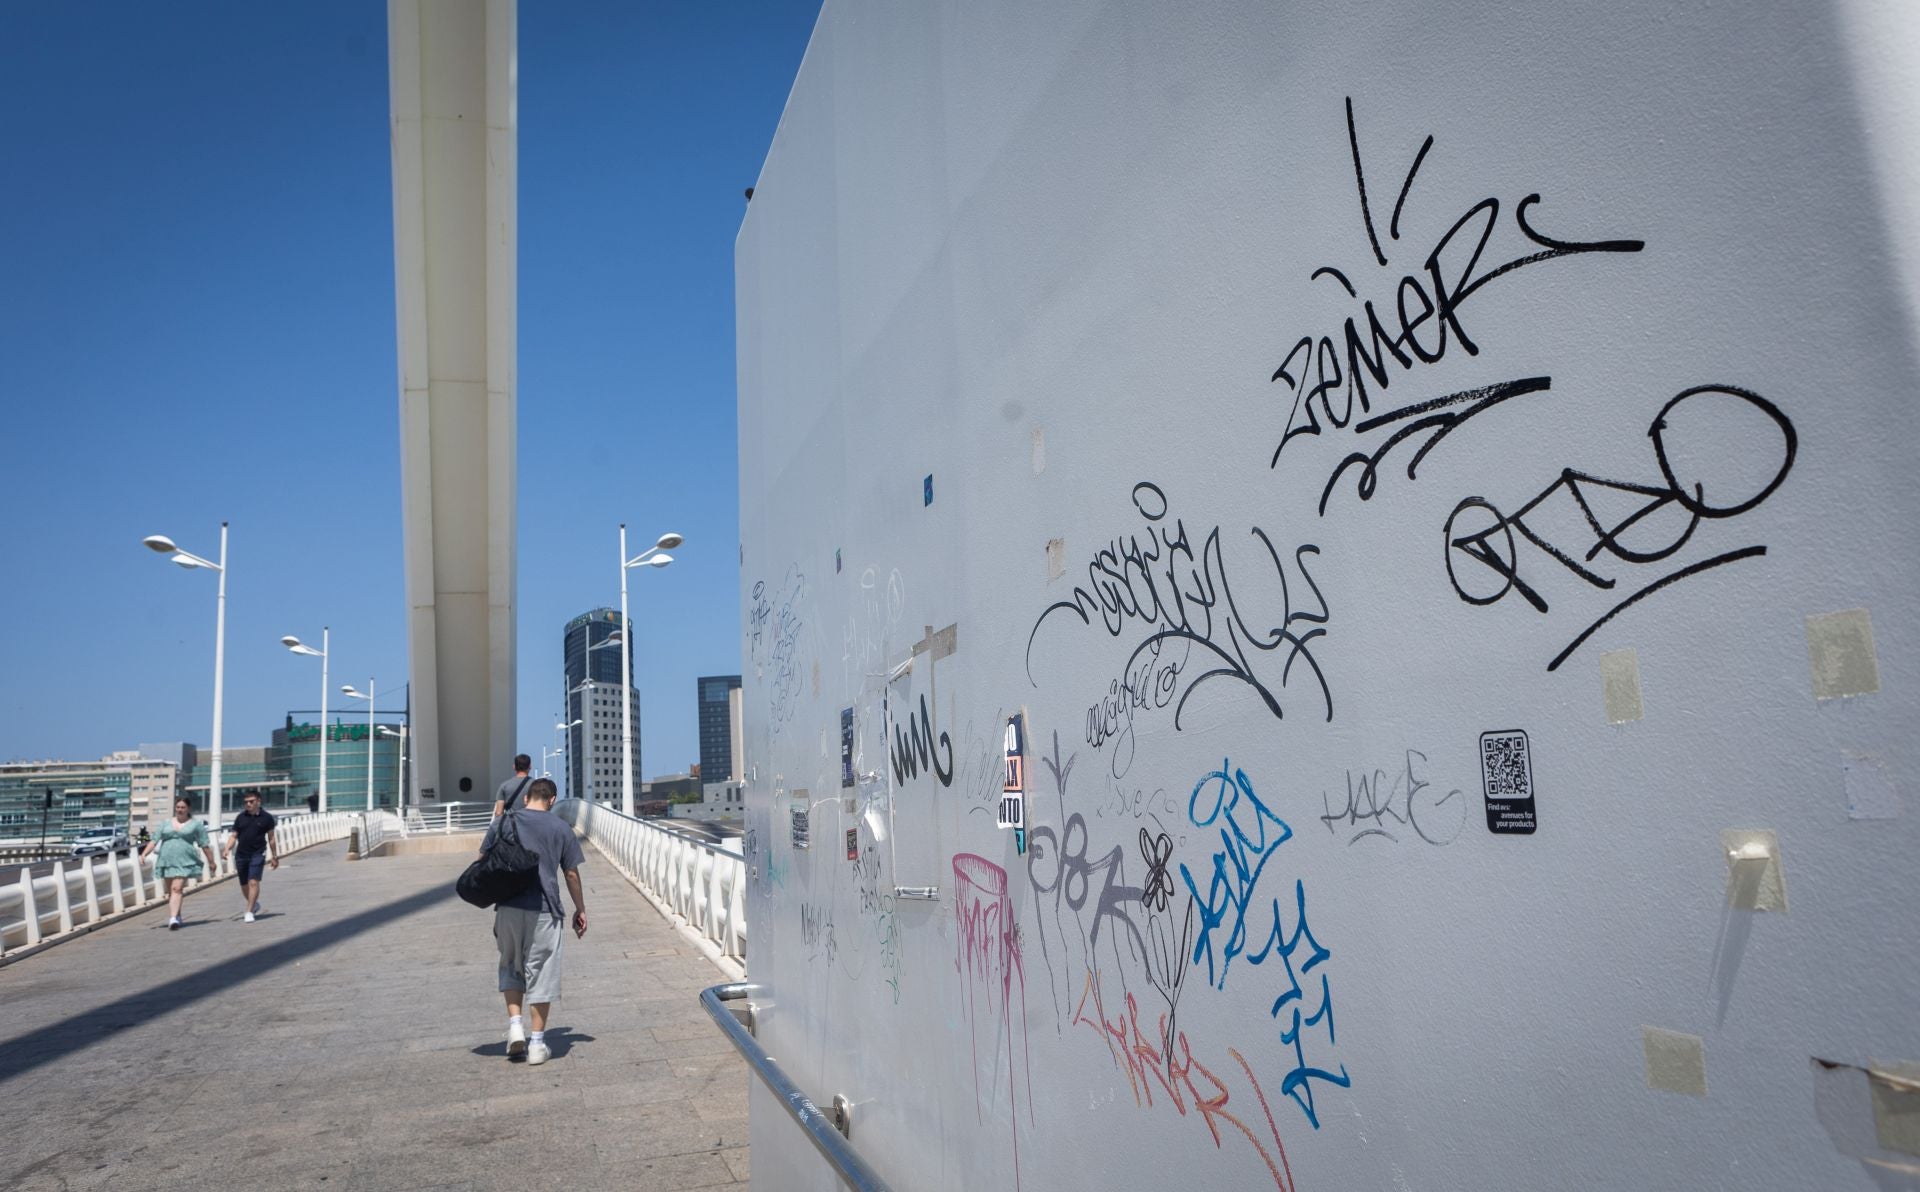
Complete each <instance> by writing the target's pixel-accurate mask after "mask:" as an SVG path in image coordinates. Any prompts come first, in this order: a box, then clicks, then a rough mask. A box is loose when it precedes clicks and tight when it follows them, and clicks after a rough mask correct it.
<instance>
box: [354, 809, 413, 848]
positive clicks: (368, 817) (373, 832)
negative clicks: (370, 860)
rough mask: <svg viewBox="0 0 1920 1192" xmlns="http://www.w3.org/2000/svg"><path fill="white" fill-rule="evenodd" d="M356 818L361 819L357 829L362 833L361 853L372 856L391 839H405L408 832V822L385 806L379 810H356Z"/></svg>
mask: <svg viewBox="0 0 1920 1192" xmlns="http://www.w3.org/2000/svg"><path fill="white" fill-rule="evenodd" d="M353 818H354V819H356V820H358V821H359V827H358V829H357V831H358V832H359V834H360V848H359V850H358V851H359V854H360V856H362V857H371V856H372V855H373V853H374V850H376V849H378V848H379V847H380V846H381V845H383V844H385V843H387V841H389V840H400V839H403V838H404V837H405V836H406V834H407V827H406V824H404V823H403V822H401V819H400V816H399V815H398V814H396V813H394V812H391V811H387V810H385V809H384V808H383V809H381V810H379V811H360V812H355V813H354V816H353Z"/></svg>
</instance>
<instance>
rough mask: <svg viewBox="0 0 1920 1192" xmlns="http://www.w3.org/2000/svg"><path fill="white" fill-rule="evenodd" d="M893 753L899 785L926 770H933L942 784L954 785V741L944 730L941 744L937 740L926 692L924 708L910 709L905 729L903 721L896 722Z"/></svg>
mask: <svg viewBox="0 0 1920 1192" xmlns="http://www.w3.org/2000/svg"><path fill="white" fill-rule="evenodd" d="M889 753H890V755H891V760H892V762H893V782H894V785H895V786H902V785H905V783H906V781H907V779H909V778H917V777H919V776H920V771H922V770H931V771H932V772H933V776H934V777H935V778H937V779H939V780H940V785H941V786H952V785H953V741H952V740H951V739H950V738H949V737H948V736H947V734H946V733H945V732H944V731H942V732H941V734H940V739H939V742H938V744H936V743H935V741H934V736H933V718H932V717H931V716H930V715H928V713H927V697H926V696H924V695H922V696H921V697H920V711H919V712H918V713H917V714H916V713H914V712H913V711H911V710H909V711H908V713H907V723H906V729H905V731H904V732H903V731H901V726H900V725H898V724H896V725H894V726H893V742H892V748H891V749H890V750H889Z"/></svg>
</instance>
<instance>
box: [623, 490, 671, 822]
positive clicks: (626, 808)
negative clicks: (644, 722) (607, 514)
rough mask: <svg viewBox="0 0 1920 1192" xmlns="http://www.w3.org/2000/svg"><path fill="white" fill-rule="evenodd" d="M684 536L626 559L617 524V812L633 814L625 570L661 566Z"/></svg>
mask: <svg viewBox="0 0 1920 1192" xmlns="http://www.w3.org/2000/svg"><path fill="white" fill-rule="evenodd" d="M685 541H686V539H685V538H682V537H681V536H680V535H678V534H675V533H672V532H671V531H669V532H668V533H665V534H662V535H660V537H659V539H658V540H657V541H656V542H655V543H654V544H653V545H652V546H650V547H648V548H647V549H646V550H643V551H641V552H640V553H639V554H637V555H635V556H634V557H633V558H631V559H629V558H627V523H626V522H621V523H620V628H621V630H622V632H621V635H620V687H621V691H620V721H621V724H622V725H623V726H624V727H625V731H624V732H623V733H622V734H621V737H622V738H623V739H622V741H621V745H620V749H621V754H620V814H622V815H625V816H629V817H631V816H632V815H633V635H632V633H631V630H632V627H633V623H632V622H631V621H629V620H628V619H627V572H628V571H629V570H631V569H632V568H635V567H665V566H666V565H667V564H669V563H671V562H673V556H672V555H669V554H664V553H662V552H664V551H669V550H672V549H673V548H674V547H676V546H679V545H680V544H681V543H682V542H685Z"/></svg>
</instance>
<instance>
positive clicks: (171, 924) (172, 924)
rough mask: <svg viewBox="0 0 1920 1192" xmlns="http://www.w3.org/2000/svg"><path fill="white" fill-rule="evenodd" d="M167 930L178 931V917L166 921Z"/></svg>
mask: <svg viewBox="0 0 1920 1192" xmlns="http://www.w3.org/2000/svg"><path fill="white" fill-rule="evenodd" d="M167 930H168V931H178V930H180V916H179V915H175V916H174V917H173V918H171V919H168V920H167Z"/></svg>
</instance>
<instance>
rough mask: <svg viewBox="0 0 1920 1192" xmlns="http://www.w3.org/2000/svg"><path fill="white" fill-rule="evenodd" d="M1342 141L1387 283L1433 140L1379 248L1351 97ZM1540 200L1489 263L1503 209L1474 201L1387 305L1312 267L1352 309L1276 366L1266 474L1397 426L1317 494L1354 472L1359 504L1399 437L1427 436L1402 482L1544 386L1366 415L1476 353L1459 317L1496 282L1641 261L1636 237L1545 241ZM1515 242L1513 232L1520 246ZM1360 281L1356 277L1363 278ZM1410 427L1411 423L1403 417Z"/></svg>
mask: <svg viewBox="0 0 1920 1192" xmlns="http://www.w3.org/2000/svg"><path fill="white" fill-rule="evenodd" d="M1347 138H1348V145H1349V147H1350V148H1351V150H1352V155H1353V170H1354V183H1355V190H1356V193H1357V195H1358V198H1359V213H1360V222H1361V224H1362V226H1363V228H1364V229H1365V231H1366V234H1367V242H1368V244H1369V246H1370V247H1371V249H1372V256H1373V262H1374V265H1375V266H1376V267H1377V268H1379V269H1381V270H1388V271H1389V273H1388V276H1390V277H1391V276H1392V272H1391V271H1392V266H1391V264H1390V259H1389V258H1390V254H1389V251H1388V247H1390V246H1391V245H1392V244H1394V243H1396V242H1398V241H1399V240H1400V221H1401V216H1402V214H1403V213H1404V212H1405V209H1406V205H1407V199H1408V197H1409V195H1410V194H1411V193H1412V191H1413V184H1414V179H1415V178H1416V177H1417V176H1418V174H1419V172H1420V166H1421V164H1422V163H1423V162H1425V161H1426V157H1427V152H1428V150H1430V149H1432V148H1433V138H1432V137H1428V138H1427V139H1426V141H1425V142H1424V143H1423V144H1422V145H1421V147H1420V149H1419V152H1418V153H1417V154H1416V155H1415V156H1414V159H1413V163H1412V165H1411V167H1410V168H1409V169H1408V170H1407V173H1406V176H1405V180H1404V181H1403V182H1402V184H1401V187H1400V195H1399V200H1398V201H1397V202H1396V203H1395V204H1394V208H1393V218H1392V222H1391V223H1390V225H1389V227H1388V237H1389V244H1388V246H1383V245H1382V244H1381V241H1380V237H1379V232H1378V229H1377V227H1376V225H1375V223H1374V218H1373V211H1372V208H1371V206H1370V205H1369V203H1368V200H1367V184H1366V169H1365V165H1364V163H1363V160H1362V154H1361V152H1360V140H1359V133H1358V131H1357V128H1356V125H1355V122H1354V115H1353V101H1352V100H1351V99H1349V100H1348V101H1347ZM1541 201H1542V200H1541V196H1540V195H1539V193H1538V192H1536V193H1533V194H1529V195H1527V196H1525V197H1524V198H1522V199H1521V200H1520V201H1519V202H1518V203H1516V204H1514V205H1513V208H1512V211H1513V218H1512V230H1511V233H1510V234H1509V235H1508V236H1506V237H1503V241H1505V240H1512V241H1513V243H1512V246H1511V248H1510V249H1508V250H1506V251H1498V250H1496V255H1495V256H1494V257H1492V258H1489V257H1488V246H1489V244H1491V243H1492V242H1493V240H1494V238H1495V235H1496V233H1497V232H1499V231H1500V230H1501V228H1502V224H1501V211H1502V203H1501V200H1500V199H1499V197H1498V196H1489V197H1487V198H1484V199H1481V200H1479V201H1478V202H1476V203H1474V204H1473V205H1471V206H1470V207H1468V208H1467V210H1466V211H1465V213H1463V214H1462V215H1460V216H1459V217H1458V218H1457V219H1455V220H1454V221H1453V223H1452V224H1451V225H1450V226H1448V227H1447V228H1446V230H1445V231H1444V232H1442V233H1441V234H1440V235H1439V236H1438V237H1437V238H1436V239H1435V240H1434V241H1433V242H1432V246H1431V247H1430V248H1429V249H1428V251H1427V253H1426V256H1425V258H1424V259H1423V260H1421V262H1420V264H1419V266H1418V267H1417V268H1415V269H1413V270H1411V271H1401V272H1400V273H1399V276H1398V277H1397V278H1396V279H1394V280H1393V281H1391V282H1390V283H1388V284H1389V285H1390V287H1391V294H1392V297H1391V299H1390V300H1389V299H1385V298H1384V297H1382V300H1381V302H1380V304H1379V305H1377V306H1376V304H1375V299H1374V298H1371V297H1369V298H1364V299H1363V298H1362V297H1361V289H1362V286H1361V285H1360V284H1356V283H1355V281H1354V280H1353V279H1352V278H1351V277H1349V276H1348V275H1347V274H1346V273H1345V272H1343V271H1341V270H1340V269H1339V268H1337V267H1336V266H1333V265H1322V266H1321V267H1319V268H1318V269H1315V270H1314V271H1313V273H1312V275H1311V277H1310V280H1311V281H1315V282H1326V283H1328V284H1330V285H1337V286H1338V287H1339V288H1340V290H1341V291H1343V292H1344V294H1345V298H1344V299H1341V300H1340V301H1341V303H1342V305H1346V304H1347V303H1355V304H1357V307H1349V313H1348V314H1347V316H1346V318H1345V320H1344V321H1343V323H1342V324H1341V326H1340V330H1339V331H1338V332H1332V333H1321V334H1317V335H1316V334H1311V333H1309V334H1304V335H1302V336H1300V337H1299V338H1298V339H1297V340H1296V341H1295V342H1294V344H1293V347H1292V348H1291V349H1290V350H1289V351H1288V352H1287V354H1286V355H1285V357H1284V358H1283V359H1282V360H1281V361H1280V365H1279V367H1278V368H1276V369H1274V372H1273V376H1272V377H1271V380H1273V381H1275V382H1284V383H1285V384H1286V386H1287V389H1288V390H1289V392H1290V393H1291V395H1292V401H1291V404H1290V407H1289V409H1288V413H1287V421H1286V426H1285V428H1284V429H1283V431H1282V433H1281V436H1280V442H1279V444H1278V445H1277V446H1275V447H1274V449H1273V457H1272V459H1271V460H1270V461H1269V466H1270V467H1278V466H1279V464H1280V456H1281V453H1282V452H1284V451H1285V450H1286V448H1287V445H1288V444H1289V443H1291V442H1293V441H1294V440H1295V439H1296V438H1299V437H1300V436H1303V435H1319V434H1321V433H1322V432H1323V431H1324V430H1325V429H1327V428H1332V429H1334V430H1345V429H1347V428H1348V427H1349V426H1352V427H1353V432H1354V433H1355V434H1356V435H1365V434H1368V433H1371V432H1372V431H1374V430H1377V429H1380V428H1381V427H1383V426H1387V425H1390V424H1392V423H1395V422H1405V425H1403V426H1400V427H1399V428H1398V429H1396V430H1395V432H1394V433H1393V435H1392V436H1391V437H1390V438H1389V439H1388V441H1387V442H1386V444H1385V445H1383V446H1380V447H1378V448H1376V449H1374V450H1372V451H1369V452H1359V453H1355V454H1353V455H1350V456H1348V457H1347V458H1346V459H1345V460H1343V461H1342V462H1341V464H1340V465H1339V467H1338V468H1336V469H1335V471H1334V473H1333V475H1332V476H1331V477H1330V478H1329V480H1328V482H1327V486H1326V490H1325V492H1323V494H1322V496H1321V500H1320V510H1321V512H1322V513H1324V512H1325V511H1326V504H1327V499H1328V497H1329V496H1330V495H1331V494H1332V492H1333V488H1334V486H1335V484H1336V483H1337V482H1338V481H1339V479H1340V477H1341V476H1342V475H1343V474H1344V473H1345V472H1347V471H1348V470H1349V469H1350V468H1357V469H1358V470H1359V473H1358V476H1357V478H1356V492H1357V494H1358V495H1359V497H1360V499H1361V500H1363V501H1364V500H1368V499H1370V498H1371V497H1372V496H1373V492H1374V488H1375V485H1376V484H1377V482H1378V472H1377V469H1378V466H1379V464H1380V462H1381V460H1382V459H1383V458H1384V457H1385V455H1386V454H1387V453H1388V452H1389V451H1391V450H1392V449H1393V448H1394V447H1395V446H1397V445H1399V444H1400V443H1401V442H1402V441H1404V440H1407V439H1410V438H1414V437H1416V436H1421V435H1424V436H1425V439H1424V441H1423V442H1422V443H1421V444H1420V447H1419V449H1418V451H1417V452H1415V454H1414V455H1413V457H1412V458H1411V459H1410V460H1409V461H1408V464H1407V475H1408V477H1409V478H1412V477H1413V475H1414V472H1415V469H1416V468H1417V467H1418V466H1419V462H1420V460H1421V458H1423V457H1424V456H1425V455H1426V454H1427V453H1428V452H1429V451H1431V450H1433V448H1434V447H1435V446H1437V445H1438V444H1439V442H1440V441H1441V440H1442V439H1444V438H1445V437H1446V436H1447V435H1448V434H1450V433H1452V431H1453V430H1454V429H1455V428H1457V427H1458V426H1459V425H1460V424H1461V423H1463V422H1465V421H1467V420H1468V419H1470V418H1472V417H1474V416H1475V415H1477V414H1479V413H1481V412H1483V411H1485V410H1488V409H1490V408H1492V407H1493V406H1495V405H1498V404H1499V403H1500V402H1503V401H1506V400H1509V399H1511V398H1513V397H1518V396H1520V395H1522V394H1526V393H1537V392H1544V391H1546V390H1547V389H1548V388H1550V385H1551V381H1550V379H1549V378H1547V377H1527V378H1522V379H1519V380H1514V381H1506V382H1501V383H1498V384H1492V385H1488V386H1485V387H1482V388H1477V389H1471V390H1466V391H1462V392H1460V393H1454V394H1449V395H1447V396H1445V397H1442V398H1438V399H1434V400H1430V401H1421V402H1415V403H1412V404H1410V405H1407V406H1403V407H1401V408H1399V409H1397V410H1391V411H1387V412H1385V413H1382V414H1380V415H1378V416H1375V417H1373V418H1366V417H1364V416H1365V415H1367V414H1369V413H1371V412H1372V410H1373V403H1374V396H1375V393H1374V391H1376V390H1377V391H1378V393H1380V394H1384V393H1385V392H1386V391H1387V390H1388V389H1389V388H1391V387H1392V385H1393V380H1394V377H1395V376H1396V375H1404V374H1407V373H1411V372H1413V371H1415V370H1416V369H1419V368H1421V367H1422V366H1425V365H1433V364H1438V363H1439V362H1441V361H1442V360H1444V359H1445V358H1446V357H1447V354H1448V352H1449V350H1450V349H1451V348H1453V347H1454V346H1455V345H1458V348H1459V351H1460V352H1462V353H1464V354H1465V355H1468V356H1477V355H1479V354H1480V346H1479V344H1478V343H1477V342H1476V341H1475V340H1474V338H1473V336H1472V335H1471V334H1470V333H1469V332H1468V329H1467V324H1466V322H1465V320H1464V318H1463V315H1462V310H1463V308H1464V307H1465V306H1466V303H1467V300H1468V299H1469V298H1471V297H1473V295H1474V294H1476V293H1478V292H1479V291H1480V290H1481V289H1482V288H1484V287H1485V286H1487V285H1488V284H1490V283H1492V282H1493V281H1494V280H1495V279H1497V278H1501V277H1505V276H1507V275H1508V274H1511V273H1517V272H1518V271H1520V270H1522V269H1525V268H1527V267H1529V266H1532V265H1536V264H1539V263H1541V262H1544V261H1551V260H1555V259H1557V258H1560V257H1571V256H1581V255H1585V254H1590V253H1637V252H1640V251H1641V250H1642V249H1643V248H1644V247H1645V243H1644V242H1643V241H1640V240H1592V241H1575V240H1561V239H1558V238H1556V237H1553V236H1549V235H1547V234H1546V233H1544V232H1542V231H1540V230H1539V229H1538V228H1536V227H1535V226H1534V223H1533V219H1532V218H1531V217H1530V215H1529V212H1530V211H1531V210H1532V209H1533V208H1534V207H1536V206H1537V205H1538V204H1539V203H1541ZM1513 234H1517V239H1516V238H1515V236H1514V235H1513ZM1416 251H1417V250H1416ZM1365 280H1366V279H1365V278H1364V277H1363V278H1362V281H1363V282H1364V281H1365ZM1383 309H1384V311H1385V313H1384V315H1383V313H1382V311H1383ZM1369 386H1371V389H1370V388H1369ZM1356 418H1357V419H1359V421H1358V422H1357V423H1356V421H1355V420H1356ZM1409 419H1411V420H1412V421H1407V420H1409Z"/></svg>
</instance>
